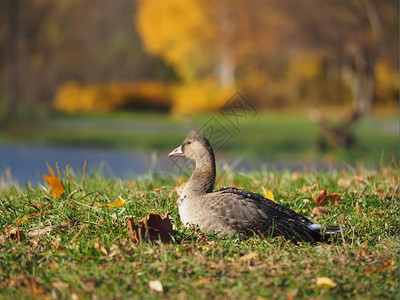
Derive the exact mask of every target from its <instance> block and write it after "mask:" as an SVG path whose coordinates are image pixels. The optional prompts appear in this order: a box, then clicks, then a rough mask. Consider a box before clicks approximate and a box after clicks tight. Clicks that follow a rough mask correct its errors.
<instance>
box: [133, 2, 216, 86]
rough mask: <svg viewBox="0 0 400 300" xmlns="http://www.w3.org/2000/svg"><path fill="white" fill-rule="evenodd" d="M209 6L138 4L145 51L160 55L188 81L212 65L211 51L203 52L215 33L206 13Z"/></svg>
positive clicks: (138, 21) (184, 3)
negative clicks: (208, 63)
mask: <svg viewBox="0 0 400 300" xmlns="http://www.w3.org/2000/svg"><path fill="white" fill-rule="evenodd" d="M208 4H209V1H205V0H191V1H182V0H170V1H165V0H140V1H139V5H138V10H137V15H136V25H137V29H138V32H139V33H140V35H141V36H142V39H143V42H144V45H145V47H146V50H147V51H148V52H149V53H152V54H156V55H161V56H162V57H163V58H164V60H165V61H166V63H167V64H170V65H172V66H173V67H174V69H175V71H176V72H177V74H179V75H180V76H181V77H184V78H187V79H188V78H189V79H190V78H191V79H193V78H194V77H195V72H197V71H199V69H201V68H202V66H203V65H205V64H207V61H209V56H210V49H208V51H204V41H205V40H207V39H208V38H210V37H211V36H212V35H213V34H214V30H213V29H212V25H211V22H210V21H209V17H208V16H207V13H206V12H207V9H206V7H207V5H208ZM205 52H208V54H206V53H205ZM203 68H204V66H203Z"/></svg>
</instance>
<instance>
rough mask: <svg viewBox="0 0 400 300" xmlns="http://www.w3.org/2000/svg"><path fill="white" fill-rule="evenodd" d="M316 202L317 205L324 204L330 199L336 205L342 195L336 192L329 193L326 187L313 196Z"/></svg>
mask: <svg viewBox="0 0 400 300" xmlns="http://www.w3.org/2000/svg"><path fill="white" fill-rule="evenodd" d="M313 198H314V200H315V203H316V204H317V206H323V205H325V204H326V203H327V202H328V201H329V202H331V203H332V204H334V205H338V203H339V200H340V199H341V198H342V195H337V194H335V193H332V194H328V190H327V188H326V187H324V189H323V190H322V191H321V192H320V193H319V195H317V196H313Z"/></svg>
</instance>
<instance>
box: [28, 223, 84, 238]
mask: <svg viewBox="0 0 400 300" xmlns="http://www.w3.org/2000/svg"><path fill="white" fill-rule="evenodd" d="M78 224H79V220H72V221H70V222H67V223H64V224H60V225H52V226H46V227H41V228H33V230H32V231H30V232H29V233H28V234H27V235H28V236H29V237H31V238H32V237H37V236H40V235H44V234H46V233H48V232H52V231H55V230H59V229H65V228H71V227H74V226H76V225H78Z"/></svg>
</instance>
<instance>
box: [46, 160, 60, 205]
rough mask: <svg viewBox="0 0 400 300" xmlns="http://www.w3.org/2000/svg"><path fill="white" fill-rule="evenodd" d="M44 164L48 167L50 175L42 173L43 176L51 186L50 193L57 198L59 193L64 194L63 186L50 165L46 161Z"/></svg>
mask: <svg viewBox="0 0 400 300" xmlns="http://www.w3.org/2000/svg"><path fill="white" fill-rule="evenodd" d="M46 165H47V168H48V169H49V172H50V175H43V178H44V180H45V181H46V182H47V183H48V184H49V185H50V187H51V189H50V195H52V196H53V197H56V198H58V199H59V198H60V197H61V195H62V194H64V190H65V189H64V186H63V184H62V182H61V180H60V179H59V178H58V177H57V176H56V174H55V173H54V171H53V169H52V168H51V167H50V165H49V164H48V163H46Z"/></svg>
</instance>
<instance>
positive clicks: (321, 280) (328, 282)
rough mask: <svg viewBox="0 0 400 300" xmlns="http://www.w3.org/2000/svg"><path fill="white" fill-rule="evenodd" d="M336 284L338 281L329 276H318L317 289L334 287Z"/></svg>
mask: <svg viewBox="0 0 400 300" xmlns="http://www.w3.org/2000/svg"><path fill="white" fill-rule="evenodd" d="M335 286H336V283H335V282H334V281H333V280H332V279H330V278H328V277H318V278H317V285H316V288H317V289H322V288H326V287H327V288H334V287H335Z"/></svg>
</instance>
